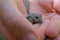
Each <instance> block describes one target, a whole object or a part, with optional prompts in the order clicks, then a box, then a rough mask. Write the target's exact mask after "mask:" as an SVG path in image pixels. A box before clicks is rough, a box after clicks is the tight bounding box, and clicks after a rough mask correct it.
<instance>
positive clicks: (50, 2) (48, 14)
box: [24, 0, 60, 40]
mask: <svg viewBox="0 0 60 40" xmlns="http://www.w3.org/2000/svg"><path fill="white" fill-rule="evenodd" d="M59 4H60V0H31V2H30V13H37V14H42V18H43V24H42V25H38V24H35V25H34V26H35V28H36V29H37V30H38V32H39V34H40V36H41V38H42V40H44V38H45V36H46V35H47V36H48V37H49V38H48V40H60V34H59V33H60V5H59ZM38 26H39V28H38ZM31 35H32V34H29V33H28V34H27V35H26V36H25V38H24V39H26V40H32V39H30V38H33V39H34V40H35V38H34V37H31Z"/></svg>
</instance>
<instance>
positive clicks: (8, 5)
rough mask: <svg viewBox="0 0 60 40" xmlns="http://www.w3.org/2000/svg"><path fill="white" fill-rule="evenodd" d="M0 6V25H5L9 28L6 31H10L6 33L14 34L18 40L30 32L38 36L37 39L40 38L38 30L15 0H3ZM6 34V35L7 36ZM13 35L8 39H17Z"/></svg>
mask: <svg viewBox="0 0 60 40" xmlns="http://www.w3.org/2000/svg"><path fill="white" fill-rule="evenodd" d="M0 8H1V13H0V20H1V22H0V25H3V26H4V27H6V28H7V29H8V31H9V32H8V31H6V32H8V33H6V34H8V35H10V36H11V37H13V36H14V37H15V38H16V39H17V40H22V38H23V36H24V35H25V34H26V33H28V32H30V33H32V34H34V35H35V36H36V38H37V39H36V40H40V36H39V34H38V30H36V29H35V28H34V27H33V25H32V24H31V23H30V22H29V21H28V20H27V19H26V18H25V17H24V16H23V15H22V13H21V12H20V10H19V9H18V7H17V5H16V2H15V1H14V0H1V5H0ZM1 27H2V26H1ZM4 27H3V28H4ZM2 33H3V34H4V33H5V32H4V31H3V32H2ZM10 33H11V34H10ZM6 34H4V35H5V36H7V35H6ZM11 37H10V38H8V39H7V40H9V39H14V40H15V38H11Z"/></svg>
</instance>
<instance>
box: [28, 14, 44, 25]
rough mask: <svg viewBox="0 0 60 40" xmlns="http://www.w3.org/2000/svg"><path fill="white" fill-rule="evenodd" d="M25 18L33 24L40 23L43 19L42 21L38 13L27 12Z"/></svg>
mask: <svg viewBox="0 0 60 40" xmlns="http://www.w3.org/2000/svg"><path fill="white" fill-rule="evenodd" d="M27 19H28V20H29V21H30V22H31V23H32V24H35V23H40V24H42V23H43V21H42V15H38V14H28V15H27Z"/></svg>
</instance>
